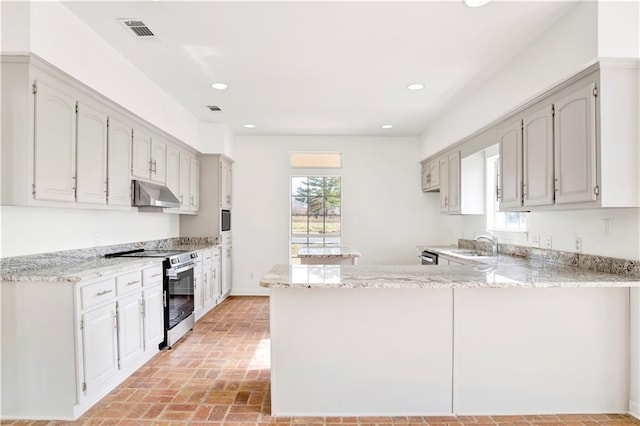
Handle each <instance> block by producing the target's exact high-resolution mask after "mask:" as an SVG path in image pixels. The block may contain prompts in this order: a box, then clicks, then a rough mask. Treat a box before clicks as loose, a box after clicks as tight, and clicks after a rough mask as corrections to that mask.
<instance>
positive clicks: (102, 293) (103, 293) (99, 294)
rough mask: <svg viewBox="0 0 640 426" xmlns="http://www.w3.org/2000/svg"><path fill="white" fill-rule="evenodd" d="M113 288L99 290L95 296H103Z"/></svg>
mask: <svg viewBox="0 0 640 426" xmlns="http://www.w3.org/2000/svg"><path fill="white" fill-rule="evenodd" d="M112 291H113V290H105V291H101V292H99V293H96V296H104V295H105V294H109V293H111V292H112Z"/></svg>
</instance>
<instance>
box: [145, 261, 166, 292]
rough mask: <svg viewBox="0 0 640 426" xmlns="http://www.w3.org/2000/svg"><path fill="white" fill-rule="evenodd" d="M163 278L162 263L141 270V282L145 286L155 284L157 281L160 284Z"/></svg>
mask: <svg viewBox="0 0 640 426" xmlns="http://www.w3.org/2000/svg"><path fill="white" fill-rule="evenodd" d="M163 278H164V277H163V276H162V265H158V266H154V267H152V268H147V269H144V270H143V271H142V284H143V285H144V286H145V287H149V286H152V285H156V284H158V283H160V284H162V280H163Z"/></svg>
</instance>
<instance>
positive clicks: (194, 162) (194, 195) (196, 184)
mask: <svg viewBox="0 0 640 426" xmlns="http://www.w3.org/2000/svg"><path fill="white" fill-rule="evenodd" d="M190 182H191V187H190V192H191V194H190V196H189V209H190V210H191V211H195V212H197V211H198V210H199V209H200V161H198V159H197V158H193V157H192V158H191V169H190Z"/></svg>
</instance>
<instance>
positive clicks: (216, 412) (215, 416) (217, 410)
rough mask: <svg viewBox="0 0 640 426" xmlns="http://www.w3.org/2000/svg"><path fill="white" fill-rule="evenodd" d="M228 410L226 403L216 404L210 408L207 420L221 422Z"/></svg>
mask: <svg viewBox="0 0 640 426" xmlns="http://www.w3.org/2000/svg"><path fill="white" fill-rule="evenodd" d="M228 410H229V406H228V405H216V406H214V407H213V408H212V409H211V414H209V419H208V420H211V421H220V422H221V421H223V420H224V418H225V417H226V415H227V411H228Z"/></svg>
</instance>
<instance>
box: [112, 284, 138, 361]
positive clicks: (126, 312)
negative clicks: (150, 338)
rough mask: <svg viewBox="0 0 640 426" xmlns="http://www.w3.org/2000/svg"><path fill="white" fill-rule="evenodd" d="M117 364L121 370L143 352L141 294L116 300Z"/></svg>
mask: <svg viewBox="0 0 640 426" xmlns="http://www.w3.org/2000/svg"><path fill="white" fill-rule="evenodd" d="M117 312H118V323H117V325H118V358H119V359H118V364H119V366H122V367H123V368H124V367H126V366H128V365H129V364H130V363H131V362H133V361H135V359H136V358H137V357H139V356H140V355H141V354H142V352H143V351H144V347H143V341H144V331H143V318H142V293H141V292H140V293H135V294H132V295H131V296H127V297H125V298H123V299H120V300H118V310H117Z"/></svg>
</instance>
